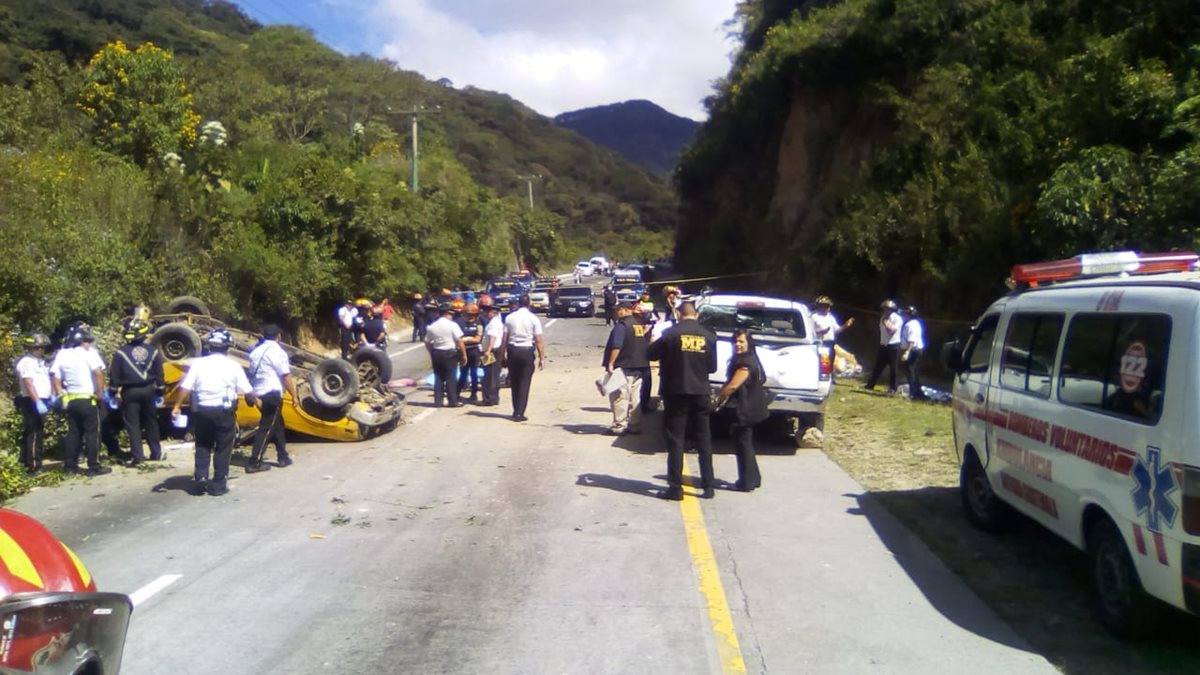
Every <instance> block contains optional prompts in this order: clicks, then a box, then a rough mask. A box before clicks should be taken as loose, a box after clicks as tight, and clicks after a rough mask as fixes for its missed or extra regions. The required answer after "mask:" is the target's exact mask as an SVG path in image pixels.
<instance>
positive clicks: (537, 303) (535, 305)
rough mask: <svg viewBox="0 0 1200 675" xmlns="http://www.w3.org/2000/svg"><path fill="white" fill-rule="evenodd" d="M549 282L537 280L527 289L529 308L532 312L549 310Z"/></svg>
mask: <svg viewBox="0 0 1200 675" xmlns="http://www.w3.org/2000/svg"><path fill="white" fill-rule="evenodd" d="M550 286H551V284H550V282H548V281H539V282H538V283H536V284H534V285H533V290H531V291H529V309H530V310H531V311H534V312H548V311H550Z"/></svg>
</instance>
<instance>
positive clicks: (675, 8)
mask: <svg viewBox="0 0 1200 675" xmlns="http://www.w3.org/2000/svg"><path fill="white" fill-rule="evenodd" d="M233 1H234V2H236V3H237V4H238V5H239V6H241V7H242V8H243V9H244V10H245V11H246V12H247V13H248V14H250V15H251V16H253V17H254V18H255V19H257V20H258V21H260V22H262V23H264V24H277V23H288V24H294V25H301V26H305V27H307V28H310V29H312V30H313V31H314V32H315V33H316V35H317V37H319V38H320V39H321V40H322V41H324V42H325V43H326V44H329V45H330V46H332V47H333V48H335V49H337V50H338V51H341V52H344V53H350V54H357V53H367V54H371V55H374V56H380V57H385V58H389V59H391V60H393V61H395V62H396V63H397V64H399V65H400V67H401V68H404V69H406V70H414V71H417V72H419V73H421V74H422V75H424V76H425V77H427V78H429V79H431V80H436V79H438V78H442V77H446V78H449V79H450V80H451V81H453V82H454V84H455V86H460V87H461V86H465V85H474V86H476V87H479V88H482V89H490V90H494V91H500V92H504V93H506V94H509V95H511V96H512V97H514V98H516V99H518V100H520V101H522V102H523V103H525V104H526V105H528V106H530V107H531V108H533V109H534V110H537V111H538V112H541V113H543V114H546V115H555V114H558V113H560V112H566V111H568V110H575V109H578V108H586V107H589V106H594V105H603V104H606V103H615V102H618V101H625V100H630V99H639V98H641V99H649V100H651V101H654V102H655V103H657V104H659V105H661V106H663V107H664V108H666V109H667V110H670V111H671V112H673V113H676V114H678V115H684V116H686V117H691V118H693V119H703V117H704V115H705V112H704V108H703V104H702V103H701V101H702V99H703V98H704V97H705V96H707V95H709V94H710V93H711V92H712V82H713V81H714V80H716V79H718V78H721V77H724V76H725V75H726V74H727V72H728V70H729V63H730V62H729V56H730V53H731V52H732V50H733V49H734V47H735V44H734V42H733V41H731V40H730V39H729V38H728V37H727V33H728V28H727V27H726V26H725V24H726V22H728V21H729V20H730V19H732V17H733V14H734V8H735V6H736V5H737V0H233Z"/></svg>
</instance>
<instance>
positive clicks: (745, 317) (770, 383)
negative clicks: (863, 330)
mask: <svg viewBox="0 0 1200 675" xmlns="http://www.w3.org/2000/svg"><path fill="white" fill-rule="evenodd" d="M696 309H697V310H698V311H699V314H700V323H701V324H702V325H704V326H705V327H707V328H708V329H709V330H711V331H713V332H714V333H716V334H717V338H718V341H717V361H718V367H717V372H715V373H713V374H712V375H710V376H709V382H710V383H711V384H712V387H713V392H714V393H715V392H716V391H717V390H719V389H720V388H721V386H722V385H724V384H725V370H726V368H727V366H728V364H729V360H730V359H731V358H733V355H734V349H733V331H734V330H736V329H738V328H748V329H750V330H751V331H752V333H753V335H754V342H755V344H756V345H757V347H758V358H759V360H760V361H762V365H763V372H764V374H765V375H766V376H767V382H766V389H767V394H768V397H769V403H768V406H767V407H768V410H770V412H771V413H772V415H774V416H777V417H786V418H789V419H790V420H792V421H793V424H792V425H791V427H792V428H791V431H792V432H793V433H794V435H795V440H796V442H797V443H799V442H800V441H801V440H802V439H803V438H804V437H805V434H806V432H807V431H808V429H810V428H815V429H817V430H818V431H824V429H825V404H826V402H827V401H828V400H829V395H830V393H831V392H832V389H833V353H832V350H830V349H828V348H826V347H823V346H822V345H821V343H820V342H819V341H818V340H816V339H815V337H814V333H813V327H812V314H811V312H810V311H809V309H808V306H807V305H805V304H803V303H800V302H796V301H795V300H788V299H784V298H772V297H765V296H759V295H733V294H719V295H704V296H701V297H699V298H698V299H696Z"/></svg>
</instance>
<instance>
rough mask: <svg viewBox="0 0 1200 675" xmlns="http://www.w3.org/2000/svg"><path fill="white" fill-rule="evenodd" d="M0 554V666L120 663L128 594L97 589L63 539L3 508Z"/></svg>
mask: <svg viewBox="0 0 1200 675" xmlns="http://www.w3.org/2000/svg"><path fill="white" fill-rule="evenodd" d="M0 560H3V563H0V645H3V646H4V649H3V650H0V672H5V673H9V672H22V673H24V672H38V673H41V672H47V673H60V672H61V673H67V672H70V673H75V672H85V671H84V670H83V669H82V668H81V666H83V667H86V666H89V665H90V666H92V667H93V668H94V667H95V666H99V672H114V673H115V672H117V671H118V670H119V669H120V667H121V656H122V652H123V651H124V647H125V635H126V631H127V630H128V627H129V615H130V612H131V611H132V609H133V605H132V603H131V602H130V600H129V598H128V597H126V596H124V595H119V594H116V593H97V592H96V583H95V581H94V580H93V579H92V575H91V574H90V573H89V572H88V570H87V568H86V567H84V565H83V563H82V562H80V560H79V558H77V557H76V556H75V554H74V553H72V552H71V550H70V549H68V548H67V547H66V545H64V544H63V543H62V542H60V541H59V540H58V539H57V538H56V537H55V536H54V535H53V534H52V533H51V532H50V531H49V530H47V529H46V527H45V526H43V525H42V524H41V523H39V522H38V521H36V520H34V519H33V518H30V517H29V516H26V515H24V514H21V513H18V512H16V511H12V510H9V509H0ZM86 672H92V670H91V669H88V670H86Z"/></svg>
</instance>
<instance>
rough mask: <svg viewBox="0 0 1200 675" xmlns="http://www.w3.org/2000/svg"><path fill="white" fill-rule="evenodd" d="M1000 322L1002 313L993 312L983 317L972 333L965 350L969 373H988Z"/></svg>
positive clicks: (966, 369)
mask: <svg viewBox="0 0 1200 675" xmlns="http://www.w3.org/2000/svg"><path fill="white" fill-rule="evenodd" d="M998 323H1000V315H999V314H993V315H991V316H985V317H983V320H982V321H980V322H979V325H978V326H976V328H975V330H974V331H973V332H972V333H971V338H970V342H968V343H967V347H966V349H964V350H963V354H964V358H963V362H964V363H965V364H966V368H964V369H963V370H964V371H965V372H968V373H986V372H987V369H988V365H990V364H991V362H992V344H993V343H994V342H995V341H996V324H998Z"/></svg>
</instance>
